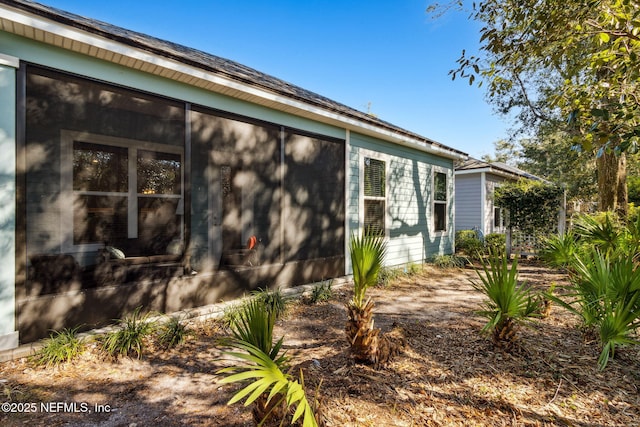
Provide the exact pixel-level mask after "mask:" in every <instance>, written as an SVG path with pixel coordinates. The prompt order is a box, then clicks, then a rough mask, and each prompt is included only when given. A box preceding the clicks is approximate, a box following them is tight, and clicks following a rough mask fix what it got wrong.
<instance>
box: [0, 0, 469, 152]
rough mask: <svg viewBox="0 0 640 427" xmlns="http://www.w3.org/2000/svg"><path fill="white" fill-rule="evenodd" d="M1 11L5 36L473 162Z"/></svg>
mask: <svg viewBox="0 0 640 427" xmlns="http://www.w3.org/2000/svg"><path fill="white" fill-rule="evenodd" d="M0 12H1V13H0V30H2V31H6V32H9V33H13V34H17V35H19V36H22V37H26V38H29V39H32V40H35V41H38V42H42V43H46V44H50V45H53V46H58V47H61V48H64V49H67V50H71V51H75V52H78V53H82V54H85V55H88V56H91V57H95V58H98V59H101V60H105V61H109V62H113V63H116V64H119V65H122V66H126V67H129V68H133V69H137V70H141V71H144V72H147V73H149V74H153V75H158V76H161V77H164V78H168V79H171V80H174V81H179V82H181V83H186V84H189V85H192V86H196V87H199V88H201V89H205V90H208V91H212V92H216V93H220V94H223V95H226V96H230V97H233V98H237V99H241V100H244V101H248V102H252V103H255V104H259V105H262V106H265V107H269V108H272V109H275V110H279V111H283V112H286V113H289V114H294V115H298V116H301V117H305V118H309V119H312V120H316V121H319V122H322V123H326V124H329V125H333V126H337V127H342V128H345V129H348V130H350V131H354V132H358V133H363V134H365V135H369V136H373V137H377V138H381V139H384V140H387V141H390V142H393V143H396V144H399V145H403V146H407V147H411V148H414V149H417V150H420V151H424V152H428V153H431V154H434V155H438V156H441V157H445V158H449V159H453V160H463V159H466V158H467V157H468V156H467V154H466V153H464V152H462V151H458V150H455V149H453V148H450V147H447V146H445V145H442V144H439V143H437V142H435V141H431V140H429V139H427V138H421V137H419V136H418V135H415V134H412V133H411V132H408V131H407V132H406V133H404V132H402V130H401V129H397V128H394V127H391V126H383V125H382V124H381V123H378V122H375V121H373V120H372V121H366V120H362V119H360V118H358V117H355V116H353V115H349V114H345V113H344V112H341V111H335V110H331V109H328V108H325V107H320V106H318V105H313V104H312V103H309V102H306V101H304V100H301V99H296V98H295V97H292V96H290V95H287V96H285V95H283V94H280V93H276V92H274V91H272V90H268V89H266V88H264V87H260V86H259V85H256V84H250V83H248V82H246V81H241V80H239V79H236V78H232V77H230V76H225V75H223V73H220V72H214V71H212V70H207V69H206V68H204V67H201V66H197V65H194V64H192V63H187V62H185V61H181V60H177V59H174V58H172V57H170V56H166V55H162V54H161V53H160V52H155V51H152V50H150V49H148V47H142V46H136V45H135V43H134V42H133V41H130V42H128V43H124V42H123V41H122V40H116V39H114V38H113V37H107V36H106V35H105V34H95V33H94V32H93V31H89V30H88V29H83V28H76V27H75V26H73V25H71V24H69V23H61V22H58V21H56V20H55V19H54V16H51V15H52V14H49V16H41V15H40V14H37V13H34V12H29V11H25V10H24V9H23V8H19V9H18V8H14V7H10V6H8V5H6V4H4V3H0Z"/></svg>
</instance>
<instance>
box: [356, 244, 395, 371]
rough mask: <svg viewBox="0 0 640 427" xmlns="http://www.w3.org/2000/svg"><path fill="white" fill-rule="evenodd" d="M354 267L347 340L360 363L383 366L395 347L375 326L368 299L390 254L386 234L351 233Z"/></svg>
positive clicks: (371, 303) (371, 307) (370, 303)
mask: <svg viewBox="0 0 640 427" xmlns="http://www.w3.org/2000/svg"><path fill="white" fill-rule="evenodd" d="M349 252H350V255H351V265H352V267H353V285H354V286H353V288H354V289H353V298H352V299H351V301H349V302H348V303H347V316H348V319H347V325H346V334H347V340H348V341H349V344H350V345H351V352H352V354H353V356H354V359H355V360H356V361H357V362H362V363H373V364H375V365H380V364H382V363H386V362H387V361H388V360H389V358H390V357H391V355H392V353H394V352H395V349H393V348H392V345H391V343H390V341H389V340H388V339H386V338H385V337H384V336H381V335H380V329H376V328H374V321H373V307H374V304H373V301H372V300H371V298H368V299H366V300H365V297H366V292H367V289H368V288H369V287H371V286H374V285H375V284H376V283H377V282H378V274H379V273H380V270H381V268H382V264H383V261H384V257H385V254H386V242H385V240H384V237H382V236H371V235H363V236H360V237H358V236H355V235H352V236H351V240H350V242H349Z"/></svg>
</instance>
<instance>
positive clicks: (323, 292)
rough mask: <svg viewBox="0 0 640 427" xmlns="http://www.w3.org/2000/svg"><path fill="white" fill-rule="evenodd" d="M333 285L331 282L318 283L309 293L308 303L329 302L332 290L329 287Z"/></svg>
mask: <svg viewBox="0 0 640 427" xmlns="http://www.w3.org/2000/svg"><path fill="white" fill-rule="evenodd" d="M332 285H333V281H332V280H327V281H325V282H322V283H320V284H319V285H316V286H314V287H313V290H312V291H311V297H310V298H309V302H310V303H311V304H316V303H319V302H324V301H329V300H330V299H331V298H332V297H333V290H332V289H331V286H332Z"/></svg>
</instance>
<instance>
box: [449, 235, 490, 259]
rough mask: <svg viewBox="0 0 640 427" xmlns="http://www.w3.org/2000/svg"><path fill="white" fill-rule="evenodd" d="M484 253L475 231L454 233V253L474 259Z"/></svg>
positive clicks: (482, 243) (481, 242) (482, 244)
mask: <svg viewBox="0 0 640 427" xmlns="http://www.w3.org/2000/svg"><path fill="white" fill-rule="evenodd" d="M483 251H484V242H483V241H482V240H480V238H479V237H478V233H476V231H475V230H460V231H458V232H456V252H460V253H463V254H465V255H467V256H468V257H471V258H475V257H477V255H478V253H479V252H483Z"/></svg>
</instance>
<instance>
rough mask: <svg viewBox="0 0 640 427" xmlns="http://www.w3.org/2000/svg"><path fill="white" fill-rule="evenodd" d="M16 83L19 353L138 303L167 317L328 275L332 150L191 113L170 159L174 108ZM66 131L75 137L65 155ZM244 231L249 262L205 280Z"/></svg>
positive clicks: (338, 251)
mask: <svg viewBox="0 0 640 427" xmlns="http://www.w3.org/2000/svg"><path fill="white" fill-rule="evenodd" d="M27 74H28V79H27V80H28V86H27V100H26V105H27V135H26V142H25V148H24V150H22V152H21V154H20V155H19V164H21V165H23V166H22V167H21V168H19V171H18V175H19V177H18V180H19V182H21V183H22V184H21V185H20V186H19V191H18V200H19V206H21V209H22V210H23V211H24V212H25V213H26V215H24V216H22V217H19V218H18V219H17V222H18V242H17V245H16V246H17V248H18V249H17V250H18V255H17V257H18V263H17V267H18V276H17V277H18V279H17V288H16V293H17V298H16V300H17V310H18V312H17V318H18V327H19V330H20V334H21V340H22V341H23V342H29V341H33V340H35V339H38V338H41V337H45V336H46V335H48V333H49V331H50V330H51V329H60V328H63V327H75V326H77V325H83V327H86V328H92V327H96V326H100V325H103V324H105V323H109V322H111V321H112V320H113V319H115V318H119V317H122V316H123V315H125V314H127V313H128V312H131V311H133V310H134V309H135V308H136V307H138V306H143V307H144V309H145V310H155V311H160V312H166V311H176V310H181V309H185V308H193V307H198V306H202V305H206V304H211V303H216V302H219V301H220V300H223V299H229V298H235V297H238V296H240V295H242V294H243V293H246V292H248V291H251V290H253V289H256V288H258V287H262V288H266V287H276V286H292V285H298V284H302V283H308V282H310V281H316V280H322V279H326V278H330V277H337V276H341V275H343V274H344V215H345V214H344V191H343V190H341V189H344V141H340V140H333V139H331V138H326V137H320V136H317V135H311V134H305V133H304V132H299V131H296V130H291V129H284V128H281V127H279V126H276V125H272V124H268V123H263V122H257V121H246V120H245V119H242V120H240V119H239V118H238V117H231V116H228V115H224V114H223V113H220V112H214V111H211V110H207V109H203V108H194V110H193V112H192V114H191V119H192V122H191V129H190V132H189V133H190V135H191V138H192V139H191V153H192V155H191V158H190V159H185V158H184V157H180V156H182V155H183V154H182V153H183V152H184V150H183V142H184V135H185V134H187V132H185V129H184V124H185V108H186V106H185V105H184V104H182V103H177V102H174V101H167V100H164V99H160V98H157V97H153V96H150V95H146V94H139V93H137V92H134V91H131V90H127V89H122V88H114V87H111V86H109V85H106V84H102V83H99V82H87V81H84V80H83V79H81V78H78V77H72V76H66V75H63V74H61V73H57V72H53V71H50V70H40V69H37V68H35V67H30V71H29V72H28V73H27ZM68 131H73V135H76V136H77V135H80V136H77V137H76V139H74V140H73V141H70V142H69V143H68V146H67V150H68V152H67V153H66V154H65V152H64V150H65V148H64V147H65V145H64V138H65V137H64V136H63V134H65V132H68ZM68 134H69V133H67V135H68ZM96 135H97V137H94V136H96ZM90 137H94V139H96V140H97V141H94V140H91V138H90ZM114 141H115V142H114ZM122 141H125V142H126V143H125V142H122ZM127 141H128V142H127ZM127 144H128V145H127ZM154 150H155V151H154ZM142 152H144V153H146V154H144V155H142V154H141V153H142ZM151 152H153V155H149V153H151ZM136 153H137V154H136ZM176 153H177V154H176ZM65 156H66V157H65ZM145 156H146V157H145ZM189 165H190V166H191V168H190V170H186V169H187V166H189ZM169 174H174V175H173V176H172V177H170V178H167V176H168V175H169ZM176 174H177V175H176ZM178 175H179V176H178ZM65 177H66V178H65ZM132 177H135V181H132V179H133V178H132ZM65 180H66V181H65ZM67 181H69V182H67ZM136 182H137V184H138V185H134V184H135V183H136ZM141 183H144V185H142V184H141ZM176 183H177V184H176ZM175 185H178V187H177V188H176V187H175ZM142 187H144V188H142ZM151 190H153V191H151ZM185 200H186V201H187V202H188V201H189V200H191V203H190V204H189V203H186V206H182V207H181V208H180V207H179V206H180V201H182V202H183V204H184V201H185ZM71 217H72V218H71ZM61 224H62V225H61ZM64 224H71V225H70V226H67V227H65V226H63V225H64ZM132 225H133V226H135V227H134V229H136V228H137V231H138V233H137V234H136V233H133V234H134V235H133V236H132V232H131V230H132ZM252 235H255V236H257V237H259V238H260V239H261V242H260V243H261V250H260V257H259V259H258V260H257V261H254V262H253V263H252V264H251V265H249V266H247V265H237V264H233V263H227V265H226V266H225V268H224V269H221V268H220V264H221V259H222V258H223V255H224V253H225V252H230V251H237V250H238V249H241V248H243V247H244V246H245V245H246V242H247V239H248V237H250V236H252ZM177 237H179V243H178V244H177V250H176V248H175V247H174V248H173V249H170V247H172V244H173V242H174V241H175V240H176V238H177ZM174 246H175V245H174ZM118 250H120V251H119V252H120V253H118ZM194 273H195V274H194Z"/></svg>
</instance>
